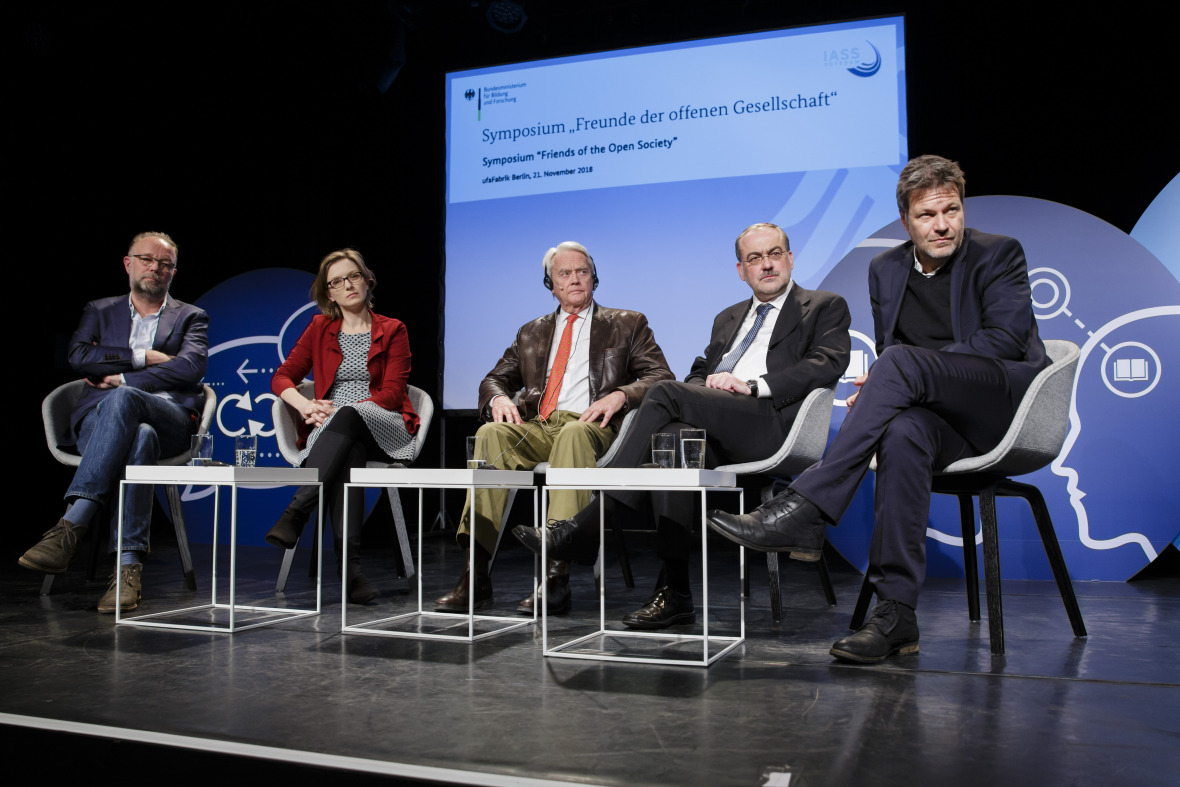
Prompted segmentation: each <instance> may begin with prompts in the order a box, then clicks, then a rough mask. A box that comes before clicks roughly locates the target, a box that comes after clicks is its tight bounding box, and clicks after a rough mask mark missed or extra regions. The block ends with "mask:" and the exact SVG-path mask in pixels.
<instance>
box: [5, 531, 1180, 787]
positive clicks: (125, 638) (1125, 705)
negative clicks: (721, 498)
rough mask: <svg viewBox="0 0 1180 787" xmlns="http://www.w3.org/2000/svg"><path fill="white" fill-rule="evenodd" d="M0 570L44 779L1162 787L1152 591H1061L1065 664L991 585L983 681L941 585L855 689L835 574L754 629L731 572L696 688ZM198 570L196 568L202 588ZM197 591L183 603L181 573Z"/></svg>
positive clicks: (619, 608) (1043, 588) (15, 716)
mask: <svg viewBox="0 0 1180 787" xmlns="http://www.w3.org/2000/svg"><path fill="white" fill-rule="evenodd" d="M444 543H448V542H447V541H446V540H444V539H438V540H433V541H428V546H429V549H428V553H429V554H428V555H427V557H426V572H427V573H426V576H427V583H426V587H427V593H428V594H429V595H428V598H434V597H435V596H436V595H438V594H440V593H441V592H443V591H444V590H446V589H448V587H449V585H450V584H451V583H452V582H453V580H454V578H455V576H456V575H457V573H458V567H459V560H460V555H459V552H458V550H456V549H455V548H454V547H453V546H450V547H444V546H443V545H444ZM710 543H711V544H713V542H710ZM710 549H711V563H712V569H711V572H710V576H711V577H712V582H711V583H710V593H711V597H712V600H713V603H714V604H715V607H714V610H715V618H711V628H713V630H714V631H715V632H716V633H723V634H724V633H731V632H732V631H733V629H734V628H735V626H736V621H737V615H738V609H739V595H738V592H737V590H738V583H737V579H736V577H737V553H736V551H733V550H730V549H729V548H727V546H726V545H723V544H721V543H717V544H716V545H715V546H711V548H710ZM9 551H11V550H8V551H5V552H4V555H3V564H2V565H0V615H2V620H3V635H2V639H0V668H2V669H3V672H4V680H3V685H4V688H3V693H2V699H0V723H2V724H4V725H6V726H4V727H3V730H4V736H5V739H6V743H7V746H6V749H7V750H8V751H9V752H10V756H11V754H12V753H14V752H15V751H17V750H19V751H21V752H31V751H39V752H43V753H46V754H47V756H48V757H50V758H52V759H51V762H53V763H54V765H55V766H56V767H59V768H60V769H61V771H62V773H63V775H68V774H71V773H73V774H78V775H84V774H88V773H90V772H91V771H92V770H96V769H98V768H99V767H100V766H103V767H109V768H117V767H126V766H128V765H132V766H134V767H135V770H137V771H138V772H139V773H140V774H141V775H143V774H146V773H150V771H145V770H144V768H145V767H148V766H150V764H151V763H153V762H156V761H158V762H160V763H167V764H168V767H169V768H170V770H171V771H172V773H180V775H181V776H184V775H185V774H186V773H187V774H191V775H196V774H212V775H217V774H220V773H225V774H229V773H230V772H231V771H230V769H233V771H232V773H234V775H235V776H237V777H241V778H255V777H257V778H259V779H262V778H267V779H268V780H269V779H277V778H287V777H288V776H293V775H294V774H295V773H298V774H299V775H301V776H304V777H306V776H309V775H314V772H312V771H309V770H307V769H309V768H311V767H319V768H327V769H348V770H351V771H353V773H351V774H350V775H349V778H350V779H351V780H353V781H354V782H356V781H359V782H360V783H367V782H372V783H385V784H388V783H418V782H419V781H440V782H452V783H469V784H520V785H527V784H543V783H552V782H573V783H581V784H609V785H647V784H651V785H673V784H675V785H683V784H692V785H698V784H699V785H760V784H774V785H784V784H787V782H788V781H789V783H790V784H791V785H792V786H793V787H794V786H796V785H805V784H806V785H826V784H833V785H836V784H856V785H898V784H919V785H925V784H954V785H973V784H1037V785H1041V784H1054V785H1055V784H1071V785H1073V784H1102V785H1155V784H1158V785H1165V784H1166V785H1175V784H1177V783H1178V777H1177V774H1178V773H1180V626H1178V625H1177V623H1178V621H1180V581H1178V580H1175V579H1157V580H1151V581H1146V582H1139V583H1134V584H1124V583H1095V582H1087V583H1079V584H1078V585H1077V591H1078V595H1079V597H1080V603H1081V608H1082V612H1083V614H1084V615H1085V620H1086V625H1087V626H1088V627H1089V631H1090V636H1089V637H1088V638H1087V639H1080V640H1075V639H1074V638H1073V636H1072V634H1071V631H1070V627H1069V623H1068V620H1067V618H1066V615H1065V611H1064V609H1063V607H1062V605H1061V602H1060V600H1059V598H1058V596H1057V593H1056V589H1055V587H1054V585H1053V584H1052V583H1050V582H1028V581H1024V582H1007V583H1005V586H1004V590H1005V596H1004V611H1005V621H1006V624H1007V644H1008V653H1007V655H1006V656H1004V657H992V656H991V655H990V653H989V648H988V640H987V627H986V624H984V625H982V626H981V625H978V624H971V623H969V622H968V621H967V614H966V600H965V596H964V593H963V590H962V583H961V581H947V580H933V581H931V582H930V583H928V587H927V590H926V592H925V593H924V595H923V597H922V607H921V609H920V610H919V623H920V625H921V627H922V643H921V647H922V650H921V653H919V654H917V655H914V656H907V657H904V658H895V659H892V660H890V661H888V662H886V663H885V664H884V665H882V666H877V667H867V668H866V667H853V666H846V665H842V664H839V663H836V662H834V661H833V660H832V659H831V658H830V657H829V656H828V647H829V646H830V644H831V643H832V641H833V640H835V639H837V638H839V637H841V636H843V635H844V633H845V632H846V625H847V622H848V619H849V615H850V614H851V611H852V604H853V601H854V600H855V596H856V591H857V588H858V586H859V576H857V575H856V574H854V573H853V572H852V571H850V570H845V571H839V570H835V569H834V580H835V583H836V590H837V595H838V596H839V599H840V605H839V606H838V607H835V608H829V607H828V606H827V605H826V603H825V602H824V600H823V596H822V594H821V592H820V589H819V584H818V580H817V576H816V571H815V569H814V568H813V567H810V566H807V565H804V564H799V563H790V564H789V565H785V566H784V572H783V574H784V576H783V591H784V592H783V595H784V599H785V603H786V610H785V615H784V617H785V619H784V621H783V622H782V623H781V624H778V625H776V624H774V623H773V622H772V621H771V616H770V610H769V602H768V595H767V591H766V587H765V565H764V563H763V562H762V561H761V559H760V556H754V557H755V559H753V560H752V561H751V565H752V573H753V578H754V583H753V588H754V592H753V599H752V600H751V601H750V602H749V604H748V607H747V611H746V623H747V642H746V644H745V645H744V647H742V648H740V649H739V650H737V651H736V652H734V653H732V654H730V655H729V656H728V657H727V658H725V659H724V660H722V661H720V662H718V663H717V664H715V665H714V666H712V667H711V668H709V669H703V668H700V667H663V666H649V665H629V664H603V663H597V662H582V661H563V660H556V659H545V658H543V657H542V655H541V648H540V632H539V631H536V632H534V631H533V630H531V629H524V630H521V631H515V632H509V633H506V634H503V635H500V636H497V637H493V638H491V639H488V640H484V641H480V642H476V643H475V644H466V643H462V642H434V641H415V640H397V639H386V638H378V637H366V636H358V635H352V634H349V635H342V634H341V633H340V632H339V625H340V614H339V613H340V610H339V596H338V593H339V583H338V582H336V581H335V580H333V581H331V582H328V583H326V584H325V609H324V613H323V614H322V615H321V616H320V617H318V618H307V619H303V620H298V621H292V622H286V623H280V624H278V625H276V626H273V627H269V628H262V629H256V630H251V631H244V632H239V633H236V634H233V635H227V634H205V633H192V632H179V631H163V630H148V629H137V628H130V627H123V626H121V627H119V628H118V629H116V627H115V626H114V621H113V619H112V616H109V615H99V614H98V613H97V612H95V611H94V608H95V604H96V602H97V599H98V597H99V595H100V594H101V592H102V590H103V588H104V587H105V585H104V583H103V582H101V581H96V582H93V583H86V582H85V581H84V579H83V576H82V572H81V571H80V570H78V569H74V570H71V572H70V573H68V574H66V575H64V576H63V577H62V578H60V579H59V580H58V583H57V587H56V591H55V593H54V594H53V595H51V596H48V597H40V596H39V595H38V589H39V586H40V577H39V576H38V575H34V574H32V573H31V572H26V571H24V570H22V569H19V568H17V567H16V560H15V558H16V556H17V555H16V553H15V552H13V553H12V554H9ZM632 551H633V554H634V557H635V568H636V571H637V577H636V580H637V585H638V587H637V588H636V589H635V590H627V589H626V588H625V587H624V586H623V583H622V580H621V578H620V572H619V568H618V565H617V563H615V562H614V561H611V562H610V563H608V568H607V589H608V596H609V598H608V601H609V602H610V613H609V614H610V615H611V616H613V617H614V618H615V619H617V617H618V616H619V615H620V614H622V612H624V611H627V610H629V609H631V608H633V607H635V606H637V605H638V604H639V603H640V602H642V600H643V599H644V598H645V597H646V595H647V593H648V592H649V591H650V588H651V584H652V582H653V580H654V571H655V568H656V561H655V559H654V557H652V556H651V552H650V550H646V549H644V548H642V546H641V545H639V544H636V545H635V546H634V547H633V550H632ZM207 553H208V549H207V548H205V549H200V548H198V550H197V557H198V561H199V562H198V568H199V569H200V568H201V567H202V566H203V567H204V570H205V571H207V570H208V564H207V557H206V559H205V560H204V561H203V562H202V561H201V558H202V557H203V556H207ZM301 557H302V560H301V561H300V562H298V563H297V573H298V574H299V577H298V579H300V580H301V581H302V582H304V583H306V578H305V573H306V552H305V553H304V554H303V555H302V556H301ZM177 565H178V564H177V561H176V559H175V553H174V549H173V550H170V549H168V548H163V549H160V550H158V552H157V554H156V555H155V556H154V557H153V559H152V561H151V562H150V563H149V564H148V565H147V567H146V570H145V575H144V581H145V588H146V591H147V600H146V602H145V604H144V605H143V607H142V609H141V611H155V610H162V609H168V608H175V607H178V606H183V605H189V604H192V603H194V600H193V599H194V594H192V593H190V592H189V591H186V590H185V589H184V586H183V583H182V581H181V580H180V579H179V578H178V577H177V575H178V573H179V572H178V570H177ZM367 565H368V566H377V567H382V568H388V567H390V566H391V563H390V562H389V561H388V560H384V559H377V560H374V559H372V558H370V559H369V560H368V562H367ZM529 565H530V562H529V560H528V556H527V554H526V553H524V552H523V551H521V550H520V549H518V548H515V549H508V550H505V552H504V555H503V557H502V559H501V561H500V565H499V566H497V568H496V571H495V575H494V580H495V587H496V598H497V611H500V612H502V613H503V614H511V611H512V610H513V608H514V607H515V604H516V602H517V601H518V600H519V599H520V597H521V596H523V595H524V593H525V592H526V591H527V589H528V585H529V578H528V576H527V572H528V571H529V570H530V569H529ZM277 567H278V555H277V551H273V550H269V549H263V548H250V549H245V550H243V552H242V555H241V558H240V561H239V570H240V572H241V576H242V577H243V580H242V581H241V583H240V586H239V587H240V591H239V592H240V600H241V597H245V598H248V599H250V600H257V599H259V598H261V597H262V596H264V595H265V594H266V588H267V586H268V583H270V582H272V581H273V576H274V572H275V571H277ZM330 573H331V572H330ZM370 573H371V574H377V573H381V572H380V571H379V569H377V568H375V569H373V570H372V571H371V572H370ZM201 583H202V590H203V593H205V594H207V589H208V587H209V585H208V574H207V573H206V574H204V575H201ZM574 585H575V596H574V612H573V615H572V617H571V618H569V619H564V620H562V621H560V622H558V623H556V624H555V626H554V628H555V629H556V630H557V631H558V632H559V634H561V635H564V634H563V633H562V632H568V631H572V630H573V626H574V624H575V622H576V621H579V620H580V621H581V622H583V623H586V622H590V621H593V620H595V619H596V607H595V605H594V600H595V594H594V586H593V578H592V575H591V572H590V570H589V569H580V570H576V574H575V582H574ZM381 587H382V590H383V594H382V597H381V598H380V599H379V601H378V603H377V604H376V605H373V606H371V607H369V608H365V609H363V610H361V609H360V608H357V607H351V608H350V618H349V622H350V623H352V622H359V619H361V618H363V619H373V618H376V617H377V616H378V615H388V614H392V613H393V612H394V611H396V610H398V609H400V608H403V607H408V606H409V604H410V598H409V597H407V596H406V595H405V594H404V588H405V583H404V582H398V581H396V580H394V579H393V578H392V573H389V578H388V579H387V580H384V581H382V582H381ZM298 591H299V589H298V588H296V587H295V582H294V580H293V585H292V593H291V594H290V596H289V600H292V601H297V602H300V603H302V602H306V601H307V597H306V595H305V594H301V593H300V592H298ZM269 603H274V600H273V598H272V599H271V600H270V602H269ZM698 603H699V594H698ZM352 610H356V612H355V615H356V617H357V619H356V620H354V618H353V614H354V613H353V612H352ZM717 629H728V631H725V630H722V631H717ZM579 630H581V629H579ZM698 630H699V625H698ZM671 650H675V648H672V649H671ZM276 760H277V761H281V762H276ZM788 774H789V778H788ZM335 775H336V776H339V775H340V774H339V773H336V774H335Z"/></svg>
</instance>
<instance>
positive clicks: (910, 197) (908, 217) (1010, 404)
mask: <svg viewBox="0 0 1180 787" xmlns="http://www.w3.org/2000/svg"><path fill="white" fill-rule="evenodd" d="M964 182H965V181H964V178H963V172H962V170H961V169H959V166H958V164H956V163H954V162H952V161H948V160H946V159H944V158H941V157H939V156H921V157H919V158H916V159H914V160H912V161H910V162H909V163H908V164H907V165H906V166H905V168H904V169H903V170H902V172H901V177H900V179H899V181H898V184H897V206H898V210H899V211H900V212H901V219H902V223H903V224H904V225H905V228H906V232H908V233H909V236H910V240H909V241H908V242H906V243H903V244H902V245H900V246H897V247H896V248H893V249H891V250H889V251H887V252H884V253H882V254H880V255H878V256H877V257H876V258H874V259H873V261H872V263H871V264H870V266H869V297H870V299H871V300H872V306H873V328H874V331H875V333H876V341H877V353H878V359H877V362H876V363H875V364H873V367H872V369H871V370H870V374H867V375H864V376H862V377H861V378H860V379H858V380H857V381H856V383H857V385H859V386H861V388H860V390H859V391H858V392H857V393H856V394H853V395H852V396H851V397H849V399H848V407H849V413H848V415H847V417H846V418H845V419H844V424H843V426H842V427H841V428H840V432H839V434H838V435H837V436H836V439H835V440H834V441H833V442H832V444H831V445H830V446H829V447H828V450H827V453H826V454H825V455H824V458H823V460H822V461H820V462H819V463H818V464H816V465H814V466H812V467H811V468H809V469H808V470H807V471H806V472H804V473H803V474H802V475H800V476H799V477H798V478H797V479H795V482H794V483H793V484H792V485H791V487H790V488H789V489H788V490H787V491H786V492H784V493H782V494H781V495H779V496H778V497H776V498H774V499H773V500H770V501H769V502H767V503H766V504H764V505H762V506H760V507H759V508H758V509H756V510H755V511H754V512H752V513H750V514H746V515H744V516H734V515H732V514H726V513H723V512H720V511H715V512H710V514H709V525H710V526H711V527H712V528H713V529H714V530H717V531H719V532H721V533H722V534H724V535H725V536H726V537H728V538H730V539H731V540H733V541H736V542H737V543H739V544H742V545H744V546H748V547H751V548H754V549H762V550H768V551H780V552H789V553H790V555H791V557H793V558H796V559H803V560H808V559H816V557H817V556H818V554H819V551H818V550H819V549H820V548H821V547H822V546H823V542H824V537H825V533H826V527H827V525H828V524H835V523H836V522H838V521H839V519H840V517H841V516H842V515H843V514H844V510H845V509H846V508H847V507H848V505H849V504H850V503H851V501H852V497H853V495H854V494H855V493H856V489H857V487H858V486H859V485H860V482H861V479H862V478H863V477H864V474H865V471H866V470H867V469H868V466H869V463H870V462H871V461H872V459H873V456H874V455H875V456H876V457H877V485H876V494H875V499H874V501H875V502H874V514H875V519H876V529H875V532H874V534H873V542H872V546H871V547H870V550H869V574H868V576H869V580H870V581H871V582H872V583H873V585H874V586H875V588H876V593H877V600H878V602H879V603H878V605H877V608H876V610H875V611H874V612H873V615H872V617H871V618H870V619H869V621H868V622H867V623H866V624H865V625H864V627H863V628H861V629H860V631H858V632H856V633H855V634H853V635H851V636H848V637H845V638H844V639H842V640H840V641H839V642H837V643H835V645H833V646H832V650H831V652H832V655H834V656H836V657H837V658H840V659H844V660H847V661H853V662H858V663H873V662H878V661H881V660H883V659H885V658H888V657H889V656H891V655H893V654H894V653H903V654H904V653H914V652H917V650H918V624H917V618H916V615H915V613H914V609H915V607H916V606H917V603H918V594H919V592H920V591H921V587H922V581H923V580H924V578H925V573H926V520H927V517H928V516H929V513H930V494H931V492H930V490H931V479H932V477H933V473H934V471H935V470H937V469H939V468H942V467H946V466H947V465H949V464H950V463H952V462H954V461H955V460H957V459H961V458H963V457H966V456H976V455H979V454H982V453H986V452H987V451H990V450H991V449H992V448H993V447H995V445H996V444H997V443H999V441H1000V439H1001V438H1002V437H1003V436H1004V433H1005V432H1006V431H1007V429H1008V426H1009V425H1010V424H1011V423H1012V417H1013V415H1015V412H1016V408H1017V406H1018V405H1019V403H1020V400H1021V398H1022V397H1023V396H1024V392H1025V391H1026V390H1028V387H1029V385H1030V384H1031V383H1032V380H1033V378H1034V377H1036V375H1037V373H1038V372H1040V371H1041V370H1042V369H1044V368H1046V367H1047V366H1049V359H1048V358H1047V357H1046V355H1045V347H1044V345H1043V344H1042V343H1041V339H1040V337H1039V336H1038V334H1037V324H1036V320H1035V319H1034V317H1033V313H1032V297H1031V295H1032V293H1031V290H1030V288H1029V283H1028V266H1027V264H1026V263H1025V259H1024V250H1023V249H1022V248H1021V247H1020V244H1019V243H1018V242H1017V241H1015V240H1014V239H1012V238H1006V237H1003V236H1001V235H989V234H986V233H982V232H978V231H977V230H972V229H968V228H967V226H966V223H965V220H964V208H963V192H964ZM854 405H855V406H854Z"/></svg>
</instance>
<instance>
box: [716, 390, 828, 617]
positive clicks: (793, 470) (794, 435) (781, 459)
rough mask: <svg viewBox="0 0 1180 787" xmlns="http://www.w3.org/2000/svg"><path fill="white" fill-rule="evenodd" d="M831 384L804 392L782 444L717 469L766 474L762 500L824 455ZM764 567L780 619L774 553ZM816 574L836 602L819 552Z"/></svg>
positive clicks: (772, 606) (746, 580) (775, 613)
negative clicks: (760, 457) (752, 459)
mask: <svg viewBox="0 0 1180 787" xmlns="http://www.w3.org/2000/svg"><path fill="white" fill-rule="evenodd" d="M834 392H835V386H832V387H830V388H816V389H815V390H814V391H812V392H811V393H809V394H807V397H806V398H804V400H803V403H802V404H801V405H800V406H799V412H798V413H797V414H796V415H795V423H794V424H793V425H792V426H791V431H790V433H789V434H787V439H786V440H784V441H783V444H782V447H781V448H779V449H778V451H776V452H775V453H774V455H773V456H768V457H767V458H766V459H763V460H761V461H758V462H743V463H742V464H735V465H724V466H722V467H718V468H717V469H718V470H724V471H728V472H730V473H737V474H738V475H744V476H766V477H769V478H770V479H771V481H770V483H769V484H767V485H766V486H764V487H763V488H762V493H761V498H762V502H763V503H765V502H766V501H767V500H769V499H770V498H772V497H773V496H774V493H775V487H776V481H777V480H779V479H781V480H789V479H791V478H793V477H794V476H796V475H798V474H799V473H802V472H803V471H804V470H806V469H807V468H808V467H811V466H812V465H813V464H815V463H816V462H818V461H819V460H820V458H821V457H823V455H824V448H826V447H827V444H828V428H829V427H830V426H831V423H832V400H833V398H834ZM766 570H767V573H768V574H769V579H770V610H771V614H772V615H773V617H774V622H775V623H781V622H782V619H783V601H782V592H781V589H780V587H779V575H778V553H777V552H767V553H766ZM819 578H820V584H822V585H823V590H824V596H825V597H826V598H827V600H828V604H830V605H831V606H833V607H834V606H836V592H835V590H833V589H832V580H831V577H829V576H828V563H827V559H826V558H825V557H824V555H823V552H822V551H821V552H820V558H819ZM742 579H743V582H744V583H745V591H746V595H749V575H747V576H745V577H743V578H742Z"/></svg>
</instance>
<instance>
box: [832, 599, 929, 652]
mask: <svg viewBox="0 0 1180 787" xmlns="http://www.w3.org/2000/svg"><path fill="white" fill-rule="evenodd" d="M828 652H829V653H831V654H832V655H833V656H835V657H836V658H838V659H842V660H844V661H855V662H856V663H857V664H876V663H877V662H880V661H884V660H885V659H887V658H889V657H890V656H892V655H893V654H894V653H897V654H899V655H902V656H904V655H906V654H907V653H917V652H918V618H917V616H916V615H915V614H914V610H913V609H912V608H910V607H908V606H906V605H905V604H902V603H901V602H900V601H888V600H887V601H882V602H881V603H880V604H878V605H877V608H876V609H874V610H873V616H872V617H871V618H869V622H868V623H866V624H864V625H863V626H861V629H860V631H858V632H856V633H855V634H852V635H850V636H847V637H845V638H844V639H842V640H840V641H839V642H837V643H836V644H835V645H833V646H832V649H831V650H830V651H828Z"/></svg>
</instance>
